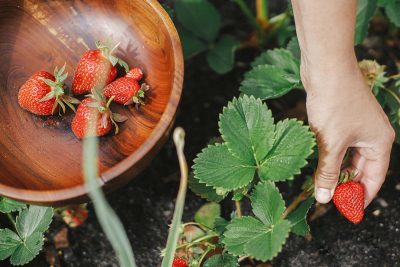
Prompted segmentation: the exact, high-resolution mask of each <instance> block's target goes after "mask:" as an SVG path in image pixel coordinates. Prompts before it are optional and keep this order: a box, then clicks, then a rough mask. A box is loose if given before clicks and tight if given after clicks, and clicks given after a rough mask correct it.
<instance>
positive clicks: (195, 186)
mask: <svg viewBox="0 0 400 267" xmlns="http://www.w3.org/2000/svg"><path fill="white" fill-rule="evenodd" d="M188 185H189V188H190V189H191V190H192V191H193V193H195V194H196V195H198V196H200V197H202V198H205V199H207V200H208V201H210V202H220V201H221V200H223V199H224V198H225V196H226V194H224V195H219V194H217V192H216V191H215V189H214V188H213V187H212V186H207V185H206V184H204V183H200V181H199V179H197V178H195V177H194V175H193V174H192V175H190V176H189V180H188Z"/></svg>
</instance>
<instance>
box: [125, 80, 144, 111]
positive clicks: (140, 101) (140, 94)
mask: <svg viewBox="0 0 400 267" xmlns="http://www.w3.org/2000/svg"><path fill="white" fill-rule="evenodd" d="M149 90H150V85H148V84H147V83H142V85H141V86H140V89H139V90H138V91H137V92H136V93H135V94H134V95H133V97H132V99H130V100H129V101H128V102H126V103H125V104H124V105H125V106H127V105H130V104H133V103H135V106H136V108H137V109H139V108H140V106H144V105H145V104H146V103H145V101H144V100H145V98H146V92H147V91H149Z"/></svg>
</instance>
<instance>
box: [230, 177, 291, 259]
mask: <svg viewBox="0 0 400 267" xmlns="http://www.w3.org/2000/svg"><path fill="white" fill-rule="evenodd" d="M251 199H252V207H253V212H254V214H255V215H256V217H257V218H255V217H249V216H245V217H241V218H235V219H233V220H232V222H231V223H230V224H229V225H228V226H227V228H226V229H227V230H226V232H225V233H224V237H223V240H222V242H223V243H224V244H225V247H226V249H227V250H228V252H229V253H232V254H234V255H236V256H244V255H246V256H247V255H248V256H252V257H254V258H255V259H257V260H262V261H266V260H271V259H272V258H274V257H275V256H276V255H277V254H278V253H279V252H280V251H281V249H282V246H283V243H284V242H285V240H286V238H287V237H288V235H289V231H290V227H291V224H290V222H289V221H288V220H284V219H282V214H283V212H284V210H285V203H284V201H283V199H282V197H281V195H280V193H279V191H278V189H277V188H276V187H275V185H274V184H273V183H271V182H267V183H260V184H258V185H257V186H256V188H255V190H254V192H253V194H252V196H251Z"/></svg>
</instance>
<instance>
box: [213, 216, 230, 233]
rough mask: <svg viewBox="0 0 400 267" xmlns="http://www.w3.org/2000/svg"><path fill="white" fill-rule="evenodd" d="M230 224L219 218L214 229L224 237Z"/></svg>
mask: <svg viewBox="0 0 400 267" xmlns="http://www.w3.org/2000/svg"><path fill="white" fill-rule="evenodd" d="M228 224H229V222H228V221H227V220H225V219H224V218H222V217H218V218H216V219H215V221H214V229H215V231H216V232H217V233H218V234H219V235H221V236H222V234H223V233H224V232H225V230H226V227H227V226H228Z"/></svg>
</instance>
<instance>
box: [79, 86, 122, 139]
mask: <svg viewBox="0 0 400 267" xmlns="http://www.w3.org/2000/svg"><path fill="white" fill-rule="evenodd" d="M99 88H100V87H96V89H94V90H93V92H92V94H91V95H88V98H85V99H84V100H83V101H82V102H81V104H80V105H79V106H78V110H77V112H76V115H75V117H74V119H73V120H72V131H73V132H74V134H75V135H76V137H78V138H79V139H83V138H84V137H85V134H86V131H87V130H88V128H89V125H90V122H91V120H97V122H96V132H95V135H96V136H103V135H106V134H107V133H109V132H110V131H111V129H112V125H113V124H114V126H115V134H117V133H118V131H119V128H118V125H117V122H124V121H126V120H127V117H125V116H122V115H120V114H118V113H113V112H112V111H111V110H110V107H109V106H110V103H111V101H112V98H110V99H109V101H108V102H106V99H105V98H104V97H103V96H102V94H101V93H102V92H101V89H99Z"/></svg>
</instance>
